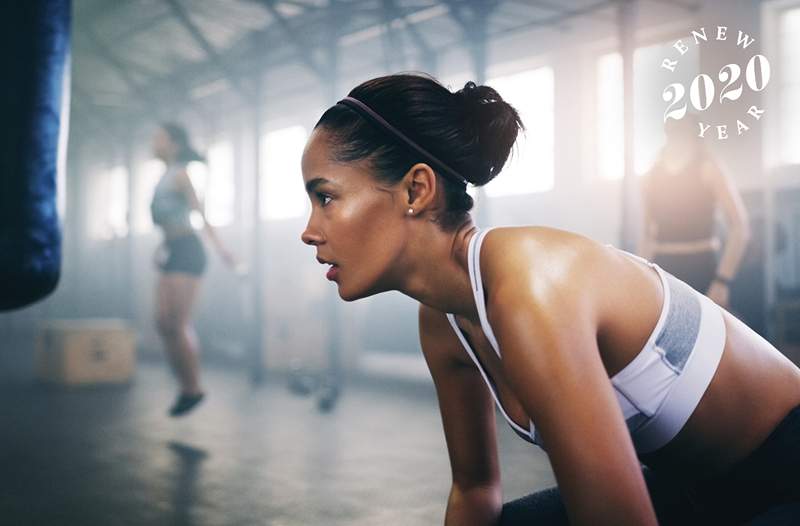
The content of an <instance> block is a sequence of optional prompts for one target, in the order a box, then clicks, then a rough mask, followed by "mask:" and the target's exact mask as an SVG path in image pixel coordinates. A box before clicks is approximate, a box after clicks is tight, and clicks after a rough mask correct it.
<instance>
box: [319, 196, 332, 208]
mask: <svg viewBox="0 0 800 526" xmlns="http://www.w3.org/2000/svg"><path fill="white" fill-rule="evenodd" d="M317 200H318V201H319V203H320V204H321V205H322V206H325V205H327V204H328V203H330V202H331V196H329V195H327V194H319V193H318V194H317Z"/></svg>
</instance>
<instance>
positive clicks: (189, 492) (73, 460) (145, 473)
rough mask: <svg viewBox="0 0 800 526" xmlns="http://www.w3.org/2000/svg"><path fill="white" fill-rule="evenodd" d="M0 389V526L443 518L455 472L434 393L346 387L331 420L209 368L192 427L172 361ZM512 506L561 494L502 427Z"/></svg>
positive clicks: (271, 387)
mask: <svg viewBox="0 0 800 526" xmlns="http://www.w3.org/2000/svg"><path fill="white" fill-rule="evenodd" d="M1 380H2V381H0V420H1V421H2V424H1V425H0V466H2V471H3V475H2V478H0V524H14V525H33V524H36V525H38V524H42V525H44V524H47V525H52V524H59V525H73V524H76V525H77V524H80V525H82V526H91V525H103V526H107V525H117V524H120V525H121V524H131V525H150V524H152V525H165V524H174V525H198V526H199V525H251V524H253V525H261V524H263V525H273V526H290V525H345V524H346V525H353V526H357V525H364V526H366V525H370V526H374V525H395V524H397V525H404V526H414V525H426V526H427V525H431V524H441V523H442V521H443V514H444V507H445V502H446V499H447V493H448V490H449V483H450V473H449V463H448V459H447V452H446V448H445V443H444V436H443V433H442V430H441V423H440V420H439V413H438V408H437V405H436V399H435V395H434V393H433V389H432V387H431V386H429V385H424V384H422V385H419V384H414V383H406V384H403V383H398V382H388V383H386V382H357V383H354V384H350V385H347V386H346V389H345V391H344V393H343V396H342V398H341V399H340V402H339V404H338V405H337V406H336V408H335V410H334V411H333V412H331V413H328V414H322V413H319V412H318V411H317V409H316V405H315V403H314V399H313V398H305V397H298V396H295V395H293V394H291V393H289V391H288V390H287V388H286V382H285V381H284V380H278V379H276V380H268V381H267V382H266V383H265V384H264V385H262V386H259V387H252V386H251V385H250V383H249V382H248V381H247V380H246V378H245V375H244V374H243V373H242V372H241V371H232V370H230V369H221V368H219V369H214V368H206V371H205V388H206V390H207V391H208V393H209V397H208V399H207V400H206V401H205V402H204V403H203V405H202V406H200V407H199V408H198V410H197V411H196V412H195V413H193V414H191V415H190V416H188V417H187V418H185V419H182V420H173V419H170V418H168V417H167V416H166V408H167V406H168V405H169V403H170V402H171V401H172V397H173V395H174V392H173V382H172V379H171V378H170V377H169V376H168V373H167V371H166V364H161V363H145V364H140V365H139V368H138V371H137V374H136V377H135V381H134V382H133V383H132V384H130V385H127V386H122V387H104V388H99V387H90V388H70V389H64V388H55V387H47V386H43V385H41V384H37V383H34V382H33V381H31V380H30V379H28V378H25V377H24V376H19V375H18V376H17V377H13V378H10V379H7V378H2V379H1ZM498 432H499V436H500V453H501V462H502V467H503V480H504V495H505V499H506V500H508V499H511V498H515V497H518V496H520V495H523V494H526V493H529V492H531V491H534V490H537V489H540V488H544V487H547V486H550V485H552V484H553V483H554V482H553V477H552V472H551V470H550V466H549V464H548V462H547V459H546V457H545V456H544V454H543V453H541V452H540V451H538V449H537V448H535V447H533V446H529V445H527V444H526V443H524V442H523V441H521V440H520V439H518V438H517V437H516V436H515V435H514V433H513V432H512V431H511V430H510V429H509V428H508V426H506V425H505V424H503V423H502V421H498Z"/></svg>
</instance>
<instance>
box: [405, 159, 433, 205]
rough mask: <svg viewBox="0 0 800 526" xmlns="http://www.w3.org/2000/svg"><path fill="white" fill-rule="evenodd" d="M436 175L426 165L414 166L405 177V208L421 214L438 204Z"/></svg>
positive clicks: (418, 164)
mask: <svg viewBox="0 0 800 526" xmlns="http://www.w3.org/2000/svg"><path fill="white" fill-rule="evenodd" d="M436 183H437V181H436V174H435V173H434V171H433V169H432V168H431V167H430V166H428V165H427V164H425V163H417V164H415V165H414V166H412V167H411V168H410V169H409V170H408V172H406V175H405V176H404V177H403V184H404V191H405V193H406V200H405V202H404V204H405V207H406V208H408V209H409V210H413V213H414V214H416V213H419V212H422V211H424V210H427V209H430V208H432V207H433V206H434V205H435V203H436V192H437V185H436Z"/></svg>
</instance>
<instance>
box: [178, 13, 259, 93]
mask: <svg viewBox="0 0 800 526" xmlns="http://www.w3.org/2000/svg"><path fill="white" fill-rule="evenodd" d="M166 2H167V4H168V5H169V6H170V7H171V8H172V14H173V15H174V16H175V18H177V19H178V21H179V22H180V23H181V25H182V26H183V27H184V28H185V29H186V31H187V32H188V33H189V35H191V37H192V39H194V41H195V42H196V43H197V45H199V46H200V47H201V48H202V49H203V52H205V54H206V57H208V59H209V60H210V61H211V63H212V64H214V65H215V66H216V67H217V69H219V70H220V72H222V74H223V75H224V76H225V78H226V79H227V80H228V82H230V83H231V85H232V86H233V87H234V89H236V91H237V92H238V93H239V95H240V96H242V97H244V98H245V99H250V98H252V96H253V90H251V89H248V88H247V87H246V86H245V85H244V84H243V82H242V79H241V77H240V76H239V75H238V74H237V73H236V72H235V71H234V70H233V68H231V67H230V66H229V65H228V64H227V63H226V62H225V60H223V59H222V57H221V56H220V54H219V53H217V50H216V49H214V46H213V45H211V43H210V42H209V41H208V39H207V38H206V37H205V35H203V32H202V31H201V30H200V28H199V27H197V24H195V23H194V22H193V21H192V19H191V17H190V16H189V14H188V13H187V12H186V10H185V9H184V8H183V6H182V5H181V4H180V3H179V2H178V0H166Z"/></svg>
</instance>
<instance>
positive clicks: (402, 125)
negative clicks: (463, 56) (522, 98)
mask: <svg viewBox="0 0 800 526" xmlns="http://www.w3.org/2000/svg"><path fill="white" fill-rule="evenodd" d="M349 96H350V97H353V98H355V99H358V100H359V101H361V102H362V103H364V104H366V105H367V106H369V107H370V108H371V109H372V110H373V111H375V112H376V113H378V114H379V115H380V116H381V117H383V119H385V120H386V121H387V122H389V124H391V125H392V126H394V127H395V128H397V129H398V130H400V131H401V132H402V133H403V134H405V135H407V136H408V137H409V138H411V140H412V141H414V142H416V143H417V144H418V145H419V146H421V147H422V148H423V149H425V150H427V151H428V152H430V153H431V154H432V155H434V156H435V157H436V158H438V159H439V160H441V161H442V162H444V163H445V164H446V165H448V166H449V167H450V168H452V169H453V170H455V171H456V172H458V173H459V174H461V176H462V177H464V178H465V179H466V180H467V181H469V182H470V183H472V184H473V185H475V186H482V185H484V184H486V183H488V182H489V181H491V180H492V179H493V178H494V177H495V176H496V175H497V174H498V173H500V171H501V170H502V169H503V166H504V165H505V163H506V161H507V160H508V156H509V154H510V153H511V148H512V146H513V145H514V142H515V141H516V139H517V134H518V133H519V131H520V130H521V129H524V127H523V125H522V121H521V120H520V118H519V114H518V113H517V111H516V110H515V109H514V108H513V107H512V106H511V105H510V104H508V103H507V102H505V101H504V100H503V99H502V97H500V94H498V93H497V92H496V91H495V90H494V89H492V88H490V87H489V86H477V85H476V84H475V83H474V82H467V83H466V84H465V85H464V87H463V88H462V89H460V90H459V91H457V92H455V93H452V92H450V90H448V89H447V88H446V87H444V86H443V85H442V84H440V83H439V82H438V81H437V80H436V79H434V78H432V77H429V76H427V75H420V74H398V75H389V76H385V77H379V78H375V79H372V80H368V81H366V82H364V83H362V84H360V85H359V86H357V87H356V88H354V89H353V90H352V91H351V92H350V93H349ZM314 128H315V129H316V128H323V129H324V130H325V131H327V132H329V133H330V135H331V146H332V151H333V154H332V155H333V158H334V160H335V161H337V162H352V161H359V160H363V159H367V160H369V162H371V163H372V166H373V167H374V169H375V175H376V177H377V178H378V179H379V180H380V181H383V182H386V183H389V184H394V183H397V182H398V181H400V180H401V178H402V177H403V176H404V175H405V174H406V172H408V170H409V169H410V168H411V167H412V166H413V165H414V164H416V163H418V162H426V159H424V158H421V155H420V154H419V153H417V152H415V151H414V150H412V149H411V148H410V147H408V146H406V145H405V144H403V143H402V142H401V141H399V140H397V139H396V138H395V137H394V136H392V135H391V134H389V132H387V131H385V130H384V129H383V128H381V127H379V126H377V125H376V124H374V123H373V122H372V121H369V120H367V119H365V118H363V117H362V116H361V115H359V114H358V113H357V112H356V111H354V110H353V109H351V108H349V107H347V106H345V105H343V104H337V105H335V106H333V107H331V108H330V109H328V110H327V111H326V112H325V113H324V114H323V115H322V117H321V118H320V119H319V121H318V122H317V124H316V125H315V126H314ZM429 164H430V163H429ZM431 167H432V168H434V167H433V166H431ZM434 170H435V168H434ZM439 181H440V183H442V184H443V187H444V192H445V202H446V212H447V216H448V217H445V218H442V219H443V220H444V221H443V222H444V223H446V224H452V223H453V222H454V221H458V220H459V219H460V218H462V217H463V216H464V214H466V213H467V212H469V210H471V209H472V205H473V202H472V198H471V197H470V196H469V194H467V191H466V190H467V189H466V186H465V185H464V184H461V183H459V182H457V181H454V180H453V178H451V177H446V176H445V175H444V174H441V175H440V177H439Z"/></svg>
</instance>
